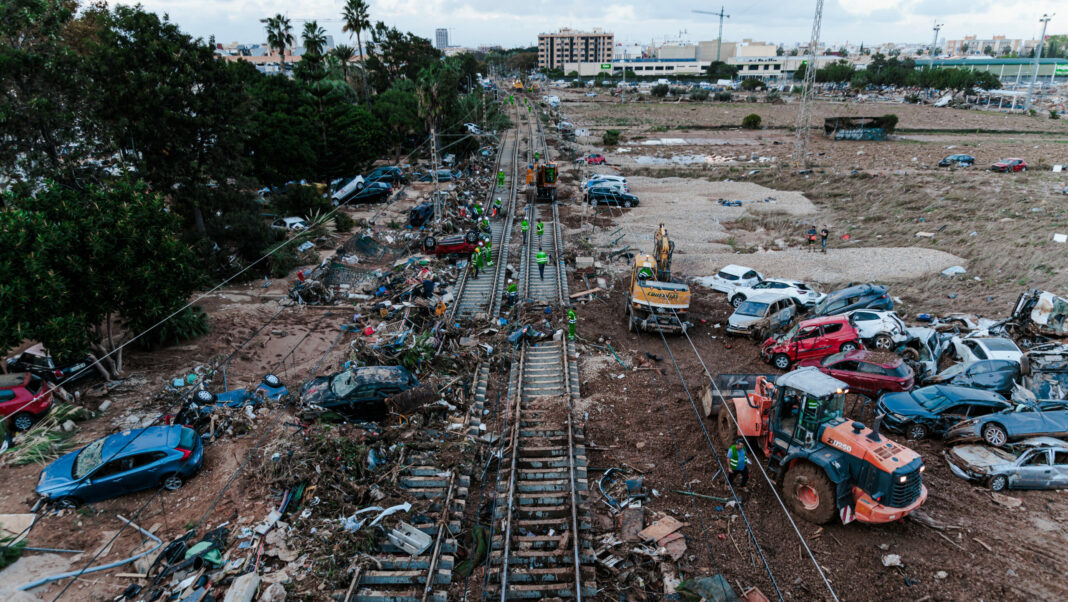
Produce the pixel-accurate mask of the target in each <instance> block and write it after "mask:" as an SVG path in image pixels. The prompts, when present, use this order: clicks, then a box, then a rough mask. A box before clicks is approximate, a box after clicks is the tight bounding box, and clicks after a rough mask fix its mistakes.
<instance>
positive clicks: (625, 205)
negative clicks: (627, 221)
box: [623, 201, 631, 209]
mask: <svg viewBox="0 0 1068 602" xmlns="http://www.w3.org/2000/svg"><path fill="white" fill-rule="evenodd" d="M623 206H624V207H626V208H627V209H630V207H631V205H630V201H624V202H623Z"/></svg>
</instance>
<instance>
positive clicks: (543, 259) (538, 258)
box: [534, 247, 549, 280]
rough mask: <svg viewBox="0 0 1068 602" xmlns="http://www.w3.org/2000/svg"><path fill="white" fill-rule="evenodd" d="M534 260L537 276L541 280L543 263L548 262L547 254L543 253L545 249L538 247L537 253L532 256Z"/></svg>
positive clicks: (543, 272)
mask: <svg viewBox="0 0 1068 602" xmlns="http://www.w3.org/2000/svg"><path fill="white" fill-rule="evenodd" d="M534 260H535V261H537V262H538V276H540V277H541V279H542V280H545V264H547V263H549V256H548V255H546V254H545V251H542V250H541V247H538V253H537V255H535V256H534Z"/></svg>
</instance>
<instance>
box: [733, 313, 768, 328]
mask: <svg viewBox="0 0 1068 602" xmlns="http://www.w3.org/2000/svg"><path fill="white" fill-rule="evenodd" d="M763 319H764V318H761V317H759V316H742V315H739V314H731V317H729V318H727V325H728V326H733V327H734V328H748V327H750V326H752V325H753V324H756V323H757V322H759V321H761V320H763Z"/></svg>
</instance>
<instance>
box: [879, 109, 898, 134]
mask: <svg viewBox="0 0 1068 602" xmlns="http://www.w3.org/2000/svg"><path fill="white" fill-rule="evenodd" d="M882 121H883V129H884V130H886V133H887V134H889V133H891V132H893V131H894V129H895V128H897V115H894V114H893V113H887V114H886V115H883V119H882Z"/></svg>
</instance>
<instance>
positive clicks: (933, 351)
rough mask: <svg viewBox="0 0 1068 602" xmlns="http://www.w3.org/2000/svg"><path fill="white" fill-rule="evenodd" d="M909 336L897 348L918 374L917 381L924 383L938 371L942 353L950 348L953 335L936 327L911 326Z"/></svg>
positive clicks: (908, 330) (908, 329)
mask: <svg viewBox="0 0 1068 602" xmlns="http://www.w3.org/2000/svg"><path fill="white" fill-rule="evenodd" d="M907 332H908V335H909V338H908V339H907V340H906V341H905V342H904V343H903V344H901V345H899V346H898V348H897V349H896V350H895V351H896V352H897V354H898V355H900V356H901V357H902V358H903V359H904V360H905V362H906V363H908V365H909V366H910V367H911V368H912V371H913V373H915V374H916V382H919V383H923V382H924V381H925V380H926V379H927V378H928V377H930V376H932V375H934V374H937V373H938V365H939V363H940V362H941V361H942V354H943V353H945V351H946V349H949V339H950V337H951V335H949V334H947V333H943V332H938V331H937V330H935V329H934V328H927V327H924V326H909V327H908V328H907Z"/></svg>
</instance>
